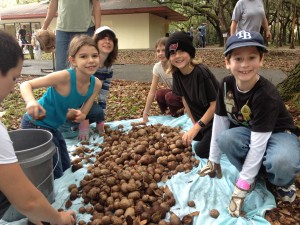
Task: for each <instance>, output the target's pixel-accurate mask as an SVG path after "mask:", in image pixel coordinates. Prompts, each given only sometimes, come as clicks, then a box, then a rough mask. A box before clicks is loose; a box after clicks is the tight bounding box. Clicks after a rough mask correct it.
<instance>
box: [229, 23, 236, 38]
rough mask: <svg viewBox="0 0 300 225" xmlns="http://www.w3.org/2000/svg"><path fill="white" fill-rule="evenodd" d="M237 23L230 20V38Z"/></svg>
mask: <svg viewBox="0 0 300 225" xmlns="http://www.w3.org/2000/svg"><path fill="white" fill-rule="evenodd" d="M237 23H238V22H237V21H235V20H231V25H230V36H231V35H233V34H234V33H235V32H236V27H237Z"/></svg>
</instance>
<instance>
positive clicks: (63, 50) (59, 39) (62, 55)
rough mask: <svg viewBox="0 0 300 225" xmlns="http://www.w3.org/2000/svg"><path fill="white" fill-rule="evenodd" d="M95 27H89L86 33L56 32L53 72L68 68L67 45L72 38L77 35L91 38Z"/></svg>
mask: <svg viewBox="0 0 300 225" xmlns="http://www.w3.org/2000/svg"><path fill="white" fill-rule="evenodd" d="M94 32H95V27H90V28H89V29H88V30H87V31H86V32H65V31H60V30H56V54H55V64H56V67H55V70H56V71H59V70H64V69H66V68H68V67H69V66H68V52H69V44H70V42H71V40H72V38H73V37H74V36H75V35H77V34H87V35H89V36H93V34H94Z"/></svg>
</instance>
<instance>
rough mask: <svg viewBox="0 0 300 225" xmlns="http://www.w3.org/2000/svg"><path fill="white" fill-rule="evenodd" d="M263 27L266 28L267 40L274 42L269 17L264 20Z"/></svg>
mask: <svg viewBox="0 0 300 225" xmlns="http://www.w3.org/2000/svg"><path fill="white" fill-rule="evenodd" d="M262 27H263V28H264V31H265V34H266V38H267V40H268V41H271V40H272V33H271V31H270V29H269V23H268V20H267V17H265V18H264V20H263V22H262Z"/></svg>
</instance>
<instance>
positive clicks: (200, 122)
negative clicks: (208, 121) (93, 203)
mask: <svg viewBox="0 0 300 225" xmlns="http://www.w3.org/2000/svg"><path fill="white" fill-rule="evenodd" d="M197 123H198V124H199V126H200V127H202V128H203V127H205V123H203V122H202V121H201V120H198V121H197Z"/></svg>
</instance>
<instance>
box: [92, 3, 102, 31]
mask: <svg viewBox="0 0 300 225" xmlns="http://www.w3.org/2000/svg"><path fill="white" fill-rule="evenodd" d="M93 16H94V22H95V29H97V28H98V27H100V26H101V6H100V1H99V0H93Z"/></svg>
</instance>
